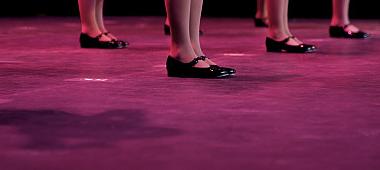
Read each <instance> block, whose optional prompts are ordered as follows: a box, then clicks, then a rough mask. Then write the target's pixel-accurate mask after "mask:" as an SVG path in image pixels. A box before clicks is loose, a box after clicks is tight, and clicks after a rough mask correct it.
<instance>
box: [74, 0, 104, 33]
mask: <svg viewBox="0 0 380 170" xmlns="http://www.w3.org/2000/svg"><path fill="white" fill-rule="evenodd" d="M78 5H79V12H80V20H81V24H82V33H86V34H88V35H89V36H91V37H95V36H97V35H99V34H101V33H102V32H101V31H100V29H99V27H98V24H97V22H96V17H95V13H96V12H95V6H96V0H78Z"/></svg>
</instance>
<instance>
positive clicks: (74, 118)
mask: <svg viewBox="0 0 380 170" xmlns="http://www.w3.org/2000/svg"><path fill="white" fill-rule="evenodd" d="M0 126H13V127H15V128H17V129H18V130H19V131H20V132H21V133H22V134H23V135H26V136H27V137H28V139H27V141H26V143H25V145H24V148H26V149H37V150H59V149H83V148H94V147H111V146H112V145H113V144H114V143H115V142H118V141H122V140H131V139H142V138H162V137H170V136H177V135H180V134H182V132H181V130H178V129H174V128H166V127H159V126H153V125H149V124H148V122H147V121H146V119H145V116H144V113H143V112H142V111H139V110H113V111H107V112H104V113H101V114H99V115H95V116H80V115H78V114H75V113H67V112H63V111H57V110H17V109H15V110H12V109H9V110H0Z"/></svg>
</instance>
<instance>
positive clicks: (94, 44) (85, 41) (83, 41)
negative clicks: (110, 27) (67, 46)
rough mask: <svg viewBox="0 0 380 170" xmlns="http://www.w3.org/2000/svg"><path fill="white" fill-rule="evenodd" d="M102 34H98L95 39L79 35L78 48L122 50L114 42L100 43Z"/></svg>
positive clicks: (82, 34) (119, 45)
mask: <svg viewBox="0 0 380 170" xmlns="http://www.w3.org/2000/svg"><path fill="white" fill-rule="evenodd" d="M102 36H104V34H100V35H98V36H96V37H90V36H89V35H87V34H84V33H81V34H80V37H79V42H80V46H81V47H82V48H102V49H121V48H124V47H123V46H122V45H121V44H120V43H117V42H116V41H100V38H101V37H102Z"/></svg>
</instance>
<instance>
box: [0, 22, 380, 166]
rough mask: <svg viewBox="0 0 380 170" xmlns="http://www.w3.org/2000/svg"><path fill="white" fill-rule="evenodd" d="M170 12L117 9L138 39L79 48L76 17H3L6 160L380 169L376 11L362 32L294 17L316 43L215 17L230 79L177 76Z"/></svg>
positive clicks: (1, 140) (127, 33)
mask: <svg viewBox="0 0 380 170" xmlns="http://www.w3.org/2000/svg"><path fill="white" fill-rule="evenodd" d="M162 21H163V18H158V17H135V18H131V17H120V18H117V17H115V18H108V22H107V25H108V26H109V29H110V30H111V31H112V32H113V33H115V34H116V35H119V37H120V38H121V39H127V40H128V41H130V42H131V46H130V48H129V49H123V50H95V49H81V48H79V44H78V36H79V20H78V19H77V18H49V17H42V18H1V19H0V25H1V31H0V42H1V46H0V169H1V170H379V169H380V74H379V73H380V22H379V21H376V20H372V21H371V20H369V21H368V20H356V21H354V23H356V24H357V25H360V26H361V28H363V29H364V30H366V31H368V32H369V33H371V34H372V38H370V39H367V40H343V39H332V38H329V37H328V34H327V29H328V23H329V22H328V20H293V21H292V22H291V27H292V30H293V32H294V34H295V35H296V36H298V37H299V38H300V39H302V40H304V41H305V42H308V43H314V44H316V45H317V46H318V47H319V51H318V52H317V53H315V54H278V53H266V52H265V48H264V39H265V29H259V28H255V27H254V26H253V22H252V20H251V19H232V18H221V19H215V18H206V19H204V20H203V30H204V31H205V36H203V37H202V40H203V45H204V49H205V51H206V53H207V54H208V55H209V56H210V57H212V58H213V59H214V60H215V61H216V62H218V63H219V64H221V65H225V66H231V67H235V68H236V69H237V71H238V74H237V76H236V77H234V78H232V79H226V80H204V79H178V78H168V77H166V74H165V68H164V63H165V59H166V55H167V44H168V37H165V36H164V35H163V31H162Z"/></svg>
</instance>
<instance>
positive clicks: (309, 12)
mask: <svg viewBox="0 0 380 170" xmlns="http://www.w3.org/2000/svg"><path fill="white" fill-rule="evenodd" d="M3 1H4V2H1V4H0V8H1V9H0V16H8V17H9V16H12V17H13V16H15V17H17V16H77V15H78V7H77V1H76V0H17V1H16V0H14V1H9V0H3ZM379 4H380V2H379V0H351V10H350V15H351V18H371V19H374V18H380V11H379V8H380V6H379ZM255 8H256V1H255V0H204V11H203V14H204V16H211V17H252V16H253V14H254V10H255ZM289 8H290V9H289V16H290V17H291V18H329V17H330V15H331V0H290V5H289ZM105 15H108V16H161V15H164V1H163V0H105Z"/></svg>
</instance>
